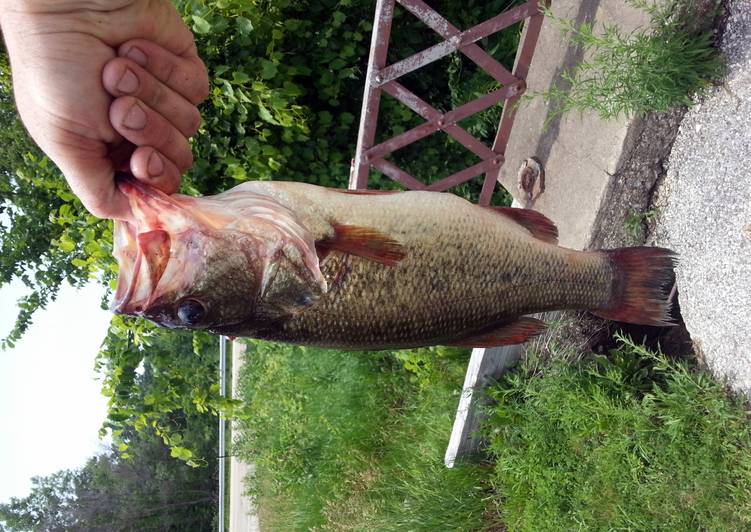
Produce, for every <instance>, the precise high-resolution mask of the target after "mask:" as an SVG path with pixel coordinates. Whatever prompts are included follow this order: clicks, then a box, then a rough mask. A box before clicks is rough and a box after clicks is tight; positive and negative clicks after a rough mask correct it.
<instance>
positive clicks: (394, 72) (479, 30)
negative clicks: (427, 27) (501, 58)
mask: <svg viewBox="0 0 751 532" xmlns="http://www.w3.org/2000/svg"><path fill="white" fill-rule="evenodd" d="M529 10H530V2H527V3H525V4H522V5H520V6H517V7H515V8H513V9H510V10H508V11H504V12H503V13H501V14H500V15H496V16H495V17H493V18H491V19H488V20H486V21H485V22H481V23H480V24H478V25H476V26H473V27H472V28H470V29H468V30H466V31H463V32H461V33H459V34H457V35H454V36H453V37H451V38H450V39H448V40H446V41H443V42H440V43H438V44H435V45H433V46H431V47H429V48H426V49H425V50H423V51H421V52H418V53H416V54H414V55H412V56H410V57H407V58H406V59H402V60H401V61H398V62H396V63H394V64H393V65H389V66H387V67H385V68H382V69H381V70H380V72H379V73H378V74H377V75H376V76H375V77H374V80H375V82H376V87H378V86H380V85H382V84H384V83H387V82H389V81H391V80H394V79H396V78H398V77H401V76H403V75H404V74H408V73H410V72H412V71H413V70H417V69H418V68H420V67H422V66H425V65H427V64H429V63H432V62H433V61H436V60H438V59H441V58H442V57H445V56H447V55H448V54H450V53H451V52H454V51H456V50H458V49H460V48H462V47H464V46H467V45H469V44H472V43H474V42H476V41H479V40H480V39H484V38H485V37H487V36H488V35H491V34H493V33H496V32H498V31H501V30H502V29H503V28H507V27H509V26H511V25H512V24H514V23H516V22H519V21H520V20H523V19H524V18H526V17H528V16H529ZM536 10H537V7H536V4H535V11H536Z"/></svg>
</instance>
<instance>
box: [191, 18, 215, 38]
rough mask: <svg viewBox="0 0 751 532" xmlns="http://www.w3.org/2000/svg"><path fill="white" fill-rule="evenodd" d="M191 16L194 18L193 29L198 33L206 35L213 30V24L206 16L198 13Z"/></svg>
mask: <svg viewBox="0 0 751 532" xmlns="http://www.w3.org/2000/svg"><path fill="white" fill-rule="evenodd" d="M191 18H192V19H193V31H195V32H196V33H198V34H201V35H206V34H207V33H209V32H210V31H211V24H209V21H208V20H206V19H205V18H203V17H199V16H198V15H193V16H192V17H191Z"/></svg>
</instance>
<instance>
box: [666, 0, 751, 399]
mask: <svg viewBox="0 0 751 532" xmlns="http://www.w3.org/2000/svg"><path fill="white" fill-rule="evenodd" d="M726 7H727V10H728V18H727V22H726V28H725V31H724V34H723V37H722V43H721V49H722V53H723V55H724V56H725V57H726V59H727V65H728V71H727V73H726V77H725V79H724V80H723V83H722V84H721V85H719V86H717V87H715V88H714V89H713V90H712V91H711V93H710V94H709V95H708V96H706V97H705V98H704V99H703V100H702V101H701V102H699V103H698V104H697V105H696V106H694V107H693V108H691V109H690V110H689V111H688V113H687V114H686V115H685V117H684V119H683V122H682V123H681V126H680V130H679V132H678V137H677V139H676V141H675V144H674V145H673V149H672V152H671V154H670V157H669V160H668V168H667V174H666V176H665V179H664V181H663V182H662V184H661V185H660V186H659V188H658V190H657V191H656V195H655V207H656V209H657V211H658V213H659V219H658V220H659V221H658V223H657V228H656V231H655V232H654V233H653V240H654V242H653V243H654V244H656V245H664V246H667V247H670V248H672V249H674V250H675V251H676V252H678V253H679V254H680V264H679V266H678V268H677V272H676V273H677V283H678V291H679V301H680V306H681V310H682V314H683V318H684V320H685V323H686V327H687V328H688V331H689V333H690V334H691V337H692V339H693V340H694V343H695V345H696V348H697V351H699V353H700V354H701V355H703V357H704V360H705V361H706V363H707V365H708V366H709V368H710V369H711V370H712V371H713V373H714V374H715V375H716V376H717V377H719V378H721V379H725V380H727V383H728V384H729V385H730V386H731V388H733V389H734V390H737V391H742V392H745V393H746V394H748V395H749V397H751V1H749V0H743V1H740V0H735V1H732V0H731V1H729V2H728V3H727V5H726Z"/></svg>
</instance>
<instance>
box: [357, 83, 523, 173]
mask: <svg viewBox="0 0 751 532" xmlns="http://www.w3.org/2000/svg"><path fill="white" fill-rule="evenodd" d="M519 92H520V88H519V84H518V83H517V84H514V85H509V86H508V87H502V88H500V89H496V90H494V91H493V92H489V93H488V94H486V95H485V96H481V97H480V98H477V99H476V100H472V101H471V102H467V103H465V104H464V105H460V106H459V107H457V108H456V109H452V110H451V111H449V112H448V113H446V114H444V115H441V116H440V117H438V119H437V120H436V121H430V122H423V123H422V124H420V125H419V126H415V127H413V128H412V129H410V130H408V131H405V132H404V133H401V134H399V135H397V136H396V137H392V138H390V139H388V140H387V141H384V142H381V143H380V144H378V145H376V146H373V147H372V148H370V149H369V150H367V151H366V152H365V159H364V162H366V163H367V161H368V160H370V159H377V158H380V157H385V156H386V155H388V154H389V153H392V152H394V151H396V150H398V149H399V148H403V147H404V146H407V145H408V144H412V143H413V142H416V141H418V140H420V139H422V138H425V137H427V136H428V135H430V134H431V133H435V132H436V131H438V130H439V129H442V128H444V127H447V126H453V125H455V124H456V123H457V122H460V121H462V120H464V119H465V118H467V117H469V116H472V115H473V114H475V113H479V112H480V111H483V110H485V109H487V108H488V107H492V106H493V105H495V104H496V103H498V102H499V101H501V100H503V99H505V98H510V97H511V96H512V95H515V94H518V93H519ZM467 134H468V135H469V133H467ZM493 153H494V154H495V153H498V152H495V151H493Z"/></svg>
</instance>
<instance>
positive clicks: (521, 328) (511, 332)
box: [450, 316, 545, 347]
mask: <svg viewBox="0 0 751 532" xmlns="http://www.w3.org/2000/svg"><path fill="white" fill-rule="evenodd" d="M544 330H545V324H544V323H543V322H541V321H540V320H538V319H535V318H530V317H528V316H524V317H521V318H519V319H518V320H516V321H512V322H511V323H505V324H503V325H501V326H500V327H498V328H496V329H491V330H486V331H485V332H481V333H479V334H475V335H474V336H470V337H468V338H462V339H461V340H458V341H456V342H454V343H452V344H450V345H453V346H457V347H496V346H499V345H512V344H520V343H522V342H526V341H527V340H529V339H530V338H532V337H533V336H537V335H538V334H540V333H541V332H542V331H544Z"/></svg>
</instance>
